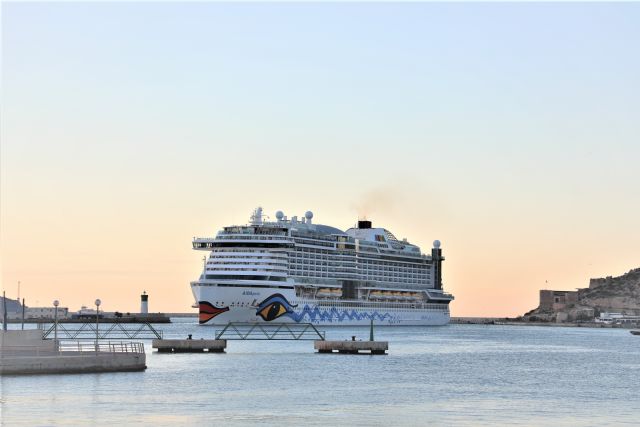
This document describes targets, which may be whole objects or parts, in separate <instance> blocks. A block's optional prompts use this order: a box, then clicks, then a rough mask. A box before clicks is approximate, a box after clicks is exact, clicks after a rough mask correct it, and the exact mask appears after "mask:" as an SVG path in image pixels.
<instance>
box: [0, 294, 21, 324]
mask: <svg viewBox="0 0 640 427" xmlns="http://www.w3.org/2000/svg"><path fill="white" fill-rule="evenodd" d="M5 306H6V308H7V320H15V319H20V318H22V304H20V301H18V300H15V299H11V298H5V297H1V296H0V313H1V315H0V320H1V319H2V318H3V316H4V311H3V310H4V307H5Z"/></svg>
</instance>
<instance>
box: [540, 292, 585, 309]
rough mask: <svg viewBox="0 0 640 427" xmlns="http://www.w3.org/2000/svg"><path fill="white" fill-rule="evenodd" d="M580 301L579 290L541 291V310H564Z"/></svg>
mask: <svg viewBox="0 0 640 427" xmlns="http://www.w3.org/2000/svg"><path fill="white" fill-rule="evenodd" d="M577 301H578V291H552V290H548V289H543V290H541V291H540V305H539V309H540V310H554V311H555V310H562V309H564V308H566V307H567V306H569V305H571V304H575V303H576V302H577Z"/></svg>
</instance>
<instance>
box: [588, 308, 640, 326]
mask: <svg viewBox="0 0 640 427" xmlns="http://www.w3.org/2000/svg"><path fill="white" fill-rule="evenodd" d="M596 323H605V324H616V325H624V324H640V316H634V315H628V314H624V313H611V312H606V311H603V312H602V313H600V316H598V317H597V318H596Z"/></svg>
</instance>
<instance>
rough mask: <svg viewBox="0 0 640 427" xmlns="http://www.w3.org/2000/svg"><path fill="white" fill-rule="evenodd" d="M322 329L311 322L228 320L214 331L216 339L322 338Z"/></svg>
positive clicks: (297, 339) (296, 339)
mask: <svg viewBox="0 0 640 427" xmlns="http://www.w3.org/2000/svg"><path fill="white" fill-rule="evenodd" d="M324 336H325V333H324V331H319V330H318V329H317V328H316V327H315V326H313V325H312V324H311V323H240V322H230V323H227V325H226V326H225V327H224V328H223V329H222V330H221V331H216V339H217V340H295V341H301V340H314V341H315V340H322V341H324Z"/></svg>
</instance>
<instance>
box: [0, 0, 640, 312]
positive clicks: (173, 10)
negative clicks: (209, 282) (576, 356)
mask: <svg viewBox="0 0 640 427" xmlns="http://www.w3.org/2000/svg"><path fill="white" fill-rule="evenodd" d="M639 22H640V4H637V3H636V4H633V3H618V4H596V3H580V4H577V3H575V4H572V3H558V4H553V3H537V4H533V3H520V4H514V3H491V4H477V3H473V4H470V3H449V4H446V3H404V4H384V3H371V4H364V3H351V4H339V3H327V4H293V3H280V4H255V3H238V4H230V3H185V4H178V3H110V4H109V3H97V4H81V3H21V4H18V3H7V2H3V3H2V92H1V103H2V113H1V147H0V150H1V151H0V155H1V164H0V166H1V192H2V193H1V200H0V202H1V224H0V225H1V230H0V231H1V256H2V287H3V289H4V290H6V291H7V294H8V296H10V297H15V296H16V291H17V282H18V281H21V284H22V291H21V293H22V296H24V297H25V298H26V299H27V305H31V306H36V305H50V304H51V301H53V300H54V299H59V300H60V301H61V305H63V306H68V307H70V308H71V309H73V310H76V309H78V308H79V306H80V305H81V304H86V305H90V304H91V303H92V302H93V301H94V299H95V298H96V297H99V298H101V299H102V301H103V308H104V309H105V310H107V311H109V310H111V311H113V310H121V311H129V310H131V311H135V310H138V308H139V295H140V293H141V292H142V291H143V290H146V291H147V292H148V293H149V294H150V300H149V301H150V310H151V311H171V312H183V311H189V310H192V309H191V308H190V306H191V304H192V303H193V298H192V296H191V292H190V289H189V281H191V280H194V279H196V278H197V277H198V275H199V273H200V271H201V268H202V260H201V258H202V255H203V254H202V253H201V252H195V251H193V250H192V249H191V239H192V237H193V236H206V235H214V234H215V232H216V231H217V230H218V229H219V228H220V227H222V226H224V225H229V224H232V223H244V222H246V221H247V220H248V217H249V214H250V213H251V210H252V209H253V208H254V207H256V206H258V205H261V206H263V207H264V209H265V211H266V212H267V213H268V214H270V215H272V216H273V213H274V212H275V211H276V210H278V209H281V210H283V211H284V212H285V213H286V214H287V215H296V214H297V215H302V214H303V213H304V212H305V211H306V210H312V211H313V212H314V214H315V217H314V220H315V221H316V222H318V223H324V224H329V225H333V226H337V227H340V228H343V229H346V228H348V227H350V226H352V225H353V223H354V222H355V221H356V220H357V219H358V216H366V217H367V218H368V219H371V220H372V221H373V222H374V225H378V226H384V227H386V228H388V229H390V230H391V231H392V232H393V233H394V234H396V236H398V237H399V238H402V237H407V238H408V239H409V241H411V242H413V243H416V244H418V245H420V246H421V247H422V249H423V251H425V252H429V250H430V247H431V242H432V241H433V240H434V239H440V240H441V241H442V248H443V251H444V254H445V256H446V258H447V259H446V261H445V264H444V283H445V287H446V290H448V291H450V292H452V293H453V294H454V295H455V296H456V300H455V301H454V302H453V303H452V315H454V316H507V315H508V316H514V315H518V314H522V313H524V312H526V311H528V310H529V309H531V308H534V307H535V306H536V305H537V300H538V290H539V289H541V288H545V287H548V288H552V289H567V290H570V289H574V288H577V287H585V286H587V285H588V280H589V278H590V277H600V276H606V275H619V274H622V273H624V272H626V271H628V270H629V269H631V268H634V267H640V162H639V159H640V77H639V76H640V55H638V46H639V45H640V25H638V23H639ZM546 281H548V284H545V282H546Z"/></svg>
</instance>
